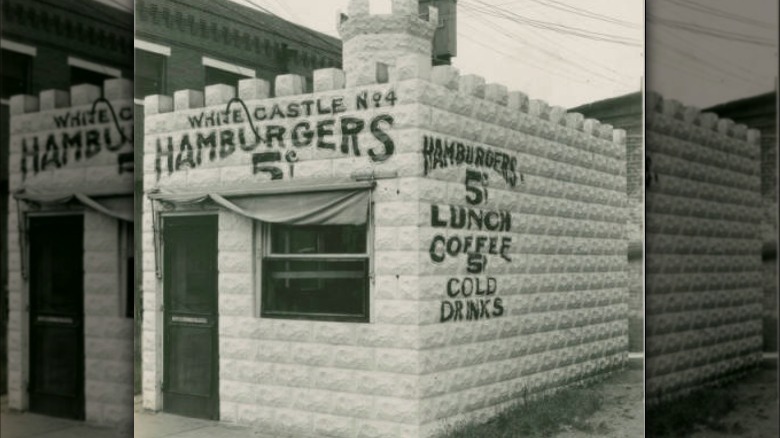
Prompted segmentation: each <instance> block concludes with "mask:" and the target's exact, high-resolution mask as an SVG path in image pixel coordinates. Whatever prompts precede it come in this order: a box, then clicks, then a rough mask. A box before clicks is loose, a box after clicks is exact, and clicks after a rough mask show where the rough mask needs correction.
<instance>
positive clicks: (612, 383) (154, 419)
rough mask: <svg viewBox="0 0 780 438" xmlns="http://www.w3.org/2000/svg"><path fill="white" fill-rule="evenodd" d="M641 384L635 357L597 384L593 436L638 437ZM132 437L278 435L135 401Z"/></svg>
mask: <svg viewBox="0 0 780 438" xmlns="http://www.w3.org/2000/svg"><path fill="white" fill-rule="evenodd" d="M637 359H638V360H637ZM642 383H643V381H642V362H641V357H639V358H636V359H633V360H631V361H630V365H629V367H628V368H627V369H626V370H624V371H621V372H619V373H616V374H615V375H614V376H612V377H611V378H609V379H607V380H606V381H604V382H602V383H601V384H599V385H597V388H598V389H596V390H598V391H599V392H600V393H602V394H603V395H604V398H605V403H604V405H605V409H604V410H603V411H604V412H599V413H597V414H596V415H594V418H593V419H592V421H593V423H594V425H600V424H608V425H609V426H608V427H607V429H608V430H606V431H605V430H604V428H603V427H602V428H600V429H599V431H598V432H594V433H593V435H599V436H600V437H602V438H606V437H611V436H615V437H625V436H632V435H633V436H642V416H643V410H644V403H643V399H642V397H643V392H642ZM594 389H595V388H594ZM626 431H631V432H629V435H625V434H624V432H626ZM605 432H606V433H605ZM134 436H135V438H162V437H166V438H169V437H170V438H173V437H175V438H207V437H214V438H239V437H255V438H281V437H280V436H279V435H268V434H264V433H262V432H260V431H257V430H254V429H253V428H251V427H244V426H237V425H233V424H225V423H220V422H214V421H207V420H198V419H192V418H185V417H179V416H176V415H169V414H164V413H153V412H146V411H143V410H142V409H141V408H140V403H138V402H137V403H136V409H135V435H134ZM587 436H591V434H589V433H583V432H581V431H570V432H568V433H567V432H564V433H562V434H560V435H558V437H559V438H574V437H577V438H579V437H587ZM285 438H287V437H285ZM289 438H292V437H289ZM299 438H300V437H299Z"/></svg>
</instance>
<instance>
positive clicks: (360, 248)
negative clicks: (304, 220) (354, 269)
mask: <svg viewBox="0 0 780 438" xmlns="http://www.w3.org/2000/svg"><path fill="white" fill-rule="evenodd" d="M271 253H273V254H365V253H366V226H365V225H311V226H286V225H274V226H272V228H271Z"/></svg>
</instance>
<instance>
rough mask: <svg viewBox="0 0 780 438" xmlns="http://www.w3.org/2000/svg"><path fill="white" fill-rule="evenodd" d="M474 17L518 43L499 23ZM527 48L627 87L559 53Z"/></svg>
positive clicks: (530, 46) (621, 82)
mask: <svg viewBox="0 0 780 438" xmlns="http://www.w3.org/2000/svg"><path fill="white" fill-rule="evenodd" d="M471 14H473V13H471ZM472 16H474V18H476V19H478V20H480V21H481V22H482V23H484V24H485V25H486V27H487V28H488V29H490V30H492V31H494V32H499V33H501V34H502V35H504V36H505V37H506V38H507V39H509V40H510V41H517V40H518V39H519V38H518V35H517V34H512V33H511V32H509V31H508V30H506V28H504V27H502V26H501V25H499V24H498V23H495V22H493V21H491V20H489V19H487V18H486V17H484V16H483V15H472ZM526 47H527V48H529V49H533V50H535V51H537V52H539V53H540V54H542V55H544V56H547V57H551V58H554V59H555V60H556V61H558V62H560V63H562V64H563V65H567V66H568V65H571V66H572V68H574V69H575V70H576V72H581V71H586V72H588V73H590V74H591V75H593V76H595V77H599V78H601V79H604V80H606V81H608V82H610V83H619V84H621V85H624V86H625V85H627V84H626V83H625V82H623V81H621V80H619V79H617V78H616V77H610V76H607V75H604V74H602V73H600V72H598V71H596V70H593V69H590V68H588V67H587V66H585V65H583V64H579V63H577V62H575V61H574V60H572V59H567V58H564V57H562V56H561V55H558V54H557V53H555V52H554V51H551V50H544V49H542V48H540V47H537V46H536V45H535V44H529V45H527V46H526ZM576 72H575V73H576ZM614 73H617V72H614Z"/></svg>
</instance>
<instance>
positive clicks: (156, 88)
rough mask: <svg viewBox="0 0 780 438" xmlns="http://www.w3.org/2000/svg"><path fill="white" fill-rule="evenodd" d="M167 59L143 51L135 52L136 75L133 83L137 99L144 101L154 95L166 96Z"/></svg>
mask: <svg viewBox="0 0 780 438" xmlns="http://www.w3.org/2000/svg"><path fill="white" fill-rule="evenodd" d="M165 62H166V57H165V56H163V55H159V54H157V53H150V52H146V51H143V50H136V51H135V73H134V77H133V82H134V86H135V93H134V95H135V97H136V98H137V99H143V98H144V97H146V96H151V95H153V94H165V86H164V83H165Z"/></svg>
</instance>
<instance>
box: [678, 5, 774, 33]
mask: <svg viewBox="0 0 780 438" xmlns="http://www.w3.org/2000/svg"><path fill="white" fill-rule="evenodd" d="M666 1H667V2H669V3H672V4H675V5H677V6H680V7H683V8H687V9H690V10H693V11H697V12H702V13H705V14H710V15H714V16H716V17H720V18H727V19H729V20H734V21H738V22H740V23H744V24H749V25H752V26H758V27H761V28H764V29H769V30H777V25H775V24H772V23H767V22H766V21H761V20H756V19H754V18H750V17H745V16H744V15H738V14H736V13H734V12H728V11H724V10H723V9H717V8H715V7H712V6H709V5H703V4H700V3H696V2H693V1H691V0H687V1H684V2H683V1H680V0H666Z"/></svg>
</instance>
